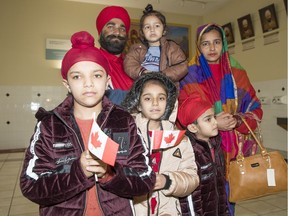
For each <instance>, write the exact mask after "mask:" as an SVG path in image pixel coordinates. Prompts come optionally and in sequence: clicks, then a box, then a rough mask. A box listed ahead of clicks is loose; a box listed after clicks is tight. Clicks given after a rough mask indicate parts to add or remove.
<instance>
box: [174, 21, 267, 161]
mask: <svg viewBox="0 0 288 216" xmlns="http://www.w3.org/2000/svg"><path fill="white" fill-rule="evenodd" d="M212 25H214V26H217V27H219V28H220V29H221V31H222V38H223V49H222V55H221V58H220V61H219V64H220V71H221V84H220V87H219V86H216V85H217V83H216V82H215V80H214V79H213V77H212V72H211V70H210V67H209V64H208V63H207V61H206V59H205V57H204V55H203V54H202V53H201V52H200V49H199V47H200V39H201V36H202V35H203V32H204V31H205V30H206V29H207V28H208V27H209V26H212ZM197 35H198V37H197V42H196V46H197V50H196V55H195V56H194V57H193V58H192V60H191V61H190V62H189V69H188V74H187V75H186V76H185V77H184V78H183V80H181V81H180V90H181V91H180V92H181V94H180V95H182V96H183V93H184V95H186V96H189V94H191V93H192V92H194V91H197V92H198V93H200V94H201V96H202V97H203V98H206V99H208V100H209V101H210V102H211V103H212V104H214V109H215V114H218V113H220V112H222V111H224V112H228V113H231V114H233V115H234V114H236V113H237V114H238V113H240V114H244V113H251V116H252V117H253V116H254V115H253V111H254V110H257V109H261V104H260V102H259V100H258V98H257V97H256V93H255V90H254V88H253V87H252V85H251V83H250V81H249V79H248V77H247V73H246V71H245V70H244V69H243V68H242V67H241V66H240V64H239V63H238V62H237V61H236V60H235V59H233V58H232V57H230V56H229V54H228V45H227V40H226V37H225V33H224V31H223V29H222V27H221V26H219V25H217V24H213V23H212V24H207V25H204V26H201V27H199V28H198V31H197ZM217 89H218V90H217ZM183 91H184V92H183ZM219 91H220V92H219ZM219 93H220V94H219ZM179 103H181V98H180V99H179ZM260 113H261V116H259V118H261V117H262V110H261V112H260ZM256 116H257V115H256ZM221 137H222V149H223V150H224V152H225V153H226V154H227V155H226V162H227V163H229V161H230V159H231V158H234V157H235V156H236V154H237V150H238V147H237V142H236V134H235V131H221Z"/></svg>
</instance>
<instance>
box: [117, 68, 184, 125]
mask: <svg viewBox="0 0 288 216" xmlns="http://www.w3.org/2000/svg"><path fill="white" fill-rule="evenodd" d="M150 80H157V81H160V82H161V83H163V84H164V86H166V88H167V89H166V91H167V105H166V110H165V113H164V114H163V116H162V117H161V119H160V120H168V119H169V116H170V115H171V113H172V111H173V109H174V106H175V103H176V100H177V96H178V95H177V87H176V86H175V84H174V82H172V81H171V80H170V79H169V78H168V77H167V76H165V75H164V74H162V73H159V72H152V73H148V74H144V75H142V76H140V77H139V78H138V79H137V80H135V82H134V84H133V86H132V88H131V89H130V91H129V92H128V94H127V96H126V98H125V99H124V101H123V103H122V106H123V107H124V109H126V110H127V111H128V112H130V113H133V114H135V113H138V112H139V111H138V109H137V107H138V105H139V102H140V96H141V94H142V91H143V87H144V85H145V83H146V82H148V81H150Z"/></svg>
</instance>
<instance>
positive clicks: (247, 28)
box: [237, 14, 254, 40]
mask: <svg viewBox="0 0 288 216" xmlns="http://www.w3.org/2000/svg"><path fill="white" fill-rule="evenodd" d="M237 21H238V27H239V31H240V36H241V40H245V39H248V38H251V37H254V28H253V24H252V19H251V15H250V14H248V15H245V16H243V17H240V18H238V19H237Z"/></svg>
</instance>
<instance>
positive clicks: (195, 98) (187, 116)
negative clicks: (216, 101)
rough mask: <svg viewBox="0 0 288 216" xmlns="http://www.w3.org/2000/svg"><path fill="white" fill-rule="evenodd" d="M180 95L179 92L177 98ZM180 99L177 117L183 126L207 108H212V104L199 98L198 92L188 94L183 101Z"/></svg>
mask: <svg viewBox="0 0 288 216" xmlns="http://www.w3.org/2000/svg"><path fill="white" fill-rule="evenodd" d="M180 97H181V94H180V95H179V98H180ZM180 99H181V98H180ZM180 99H179V108H178V113H177V118H178V121H179V122H180V124H181V126H183V127H185V128H186V127H187V126H188V125H189V124H192V123H193V122H195V121H196V120H197V119H198V118H199V117H200V116H201V115H202V114H203V113H204V112H206V111H207V110H208V109H210V108H212V104H211V103H210V102H209V101H207V100H205V99H203V98H201V97H200V94H198V93H192V94H190V95H189V97H187V98H186V99H185V100H183V101H181V100H180Z"/></svg>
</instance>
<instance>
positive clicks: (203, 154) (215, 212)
mask: <svg viewBox="0 0 288 216" xmlns="http://www.w3.org/2000/svg"><path fill="white" fill-rule="evenodd" d="M186 135H187V136H188V137H189V139H190V141H191V143H192V146H193V149H194V154H195V161H196V164H197V168H198V175H199V178H200V183H199V186H198V187H197V188H196V190H194V191H193V193H192V200H193V206H194V211H195V215H197V216H203V215H205V216H220V215H223V216H224V215H229V213H226V210H227V204H226V202H227V199H226V191H225V165H224V164H225V163H224V156H223V152H222V149H221V147H220V143H221V137H220V136H219V135H218V136H216V137H212V138H210V144H211V145H212V146H213V148H214V151H215V153H214V155H215V162H213V159H212V155H211V151H210V148H209V145H208V143H207V142H205V141H203V140H198V139H197V138H196V137H195V135H194V134H193V133H191V132H190V131H187V132H186Z"/></svg>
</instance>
